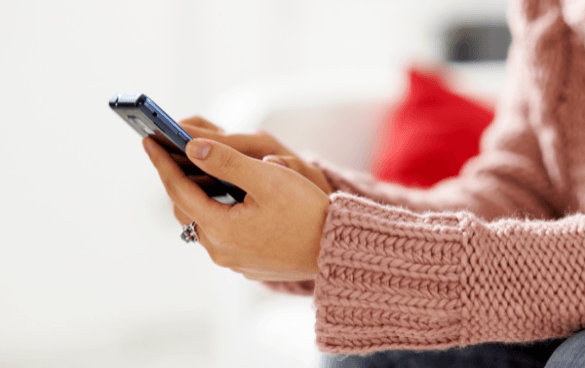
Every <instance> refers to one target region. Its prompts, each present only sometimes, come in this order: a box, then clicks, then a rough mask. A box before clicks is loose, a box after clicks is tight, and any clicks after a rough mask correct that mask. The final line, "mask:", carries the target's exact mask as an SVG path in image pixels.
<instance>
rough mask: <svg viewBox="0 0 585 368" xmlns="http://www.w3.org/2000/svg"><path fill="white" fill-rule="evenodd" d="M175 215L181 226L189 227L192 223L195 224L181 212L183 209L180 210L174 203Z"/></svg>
mask: <svg viewBox="0 0 585 368" xmlns="http://www.w3.org/2000/svg"><path fill="white" fill-rule="evenodd" d="M173 214H174V215H175V218H176V219H177V221H179V223H180V224H181V225H188V224H190V223H191V222H193V220H192V219H191V217H189V216H187V215H186V214H185V212H183V211H181V208H179V206H177V205H176V204H174V203H173Z"/></svg>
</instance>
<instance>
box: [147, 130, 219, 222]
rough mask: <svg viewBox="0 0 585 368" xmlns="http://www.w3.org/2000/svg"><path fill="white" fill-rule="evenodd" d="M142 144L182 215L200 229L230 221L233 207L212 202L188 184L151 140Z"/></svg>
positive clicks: (163, 151)
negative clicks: (210, 224)
mask: <svg viewBox="0 0 585 368" xmlns="http://www.w3.org/2000/svg"><path fill="white" fill-rule="evenodd" d="M143 144H144V149H145V150H146V152H147V153H148V156H149V157H150V160H151V161H152V163H153V165H154V166H155V167H156V169H157V171H158V174H159V176H160V178H161V180H162V183H163V185H164V187H165V189H166V191H167V193H168V195H169V197H171V200H172V201H173V203H175V204H176V205H177V206H179V207H180V209H181V211H183V212H184V213H185V214H187V216H188V217H190V218H192V219H193V220H194V221H196V222H197V223H199V224H201V225H204V224H208V223H218V222H220V223H221V221H222V220H223V221H227V216H226V214H227V211H228V210H229V208H231V206H230V205H225V204H221V203H219V202H217V201H215V200H213V199H211V198H209V197H208V196H207V194H205V192H204V191H203V190H202V189H201V188H199V186H197V184H195V183H193V182H192V181H191V180H189V178H188V177H187V176H186V175H185V174H184V173H183V171H182V170H181V168H180V167H179V166H178V165H177V164H176V163H175V162H174V161H173V160H172V159H171V157H170V155H169V153H168V152H167V151H166V150H165V149H164V148H162V147H161V146H160V145H158V144H157V143H156V142H155V141H153V140H152V139H151V138H148V137H147V138H144V140H143ZM212 219H214V220H215V221H212ZM218 219H220V220H218Z"/></svg>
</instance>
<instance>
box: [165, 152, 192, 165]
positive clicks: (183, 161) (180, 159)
mask: <svg viewBox="0 0 585 368" xmlns="http://www.w3.org/2000/svg"><path fill="white" fill-rule="evenodd" d="M170 156H171V158H172V159H173V161H175V162H176V163H177V165H179V166H195V165H193V163H192V162H191V160H189V159H188V158H187V156H185V155H184V154H180V153H171V154H170Z"/></svg>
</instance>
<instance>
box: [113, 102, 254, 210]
mask: <svg viewBox="0 0 585 368" xmlns="http://www.w3.org/2000/svg"><path fill="white" fill-rule="evenodd" d="M109 105H110V107H111V108H112V110H114V111H115V112H116V113H117V114H118V115H120V117H121V118H122V119H124V121H126V122H127V123H128V124H129V125H130V126H131V127H132V128H134V130H136V131H137V132H138V134H140V135H141V136H142V137H147V136H150V137H151V138H153V139H154V140H155V141H157V142H158V143H159V144H161V145H162V146H163V147H165V148H166V149H167V150H168V151H170V152H173V153H180V154H183V155H184V154H185V147H186V146H187V143H188V142H189V141H190V140H191V139H193V138H192V137H191V136H190V135H189V134H188V133H187V132H186V131H185V130H183V128H181V126H179V124H177V123H176V122H175V121H174V120H173V119H171V118H170V116H168V115H167V114H166V113H165V112H164V111H163V110H162V109H161V108H160V107H158V105H157V104H155V103H154V102H153V101H152V100H151V99H150V98H148V97H147V96H146V95H143V94H141V95H137V94H127V93H123V94H122V93H116V94H114V95H113V96H112V97H111V98H110V101H109ZM183 171H185V174H187V175H207V174H206V173H205V172H203V171H202V170H201V169H199V168H198V167H197V166H195V165H193V166H192V167H183ZM199 186H200V187H201V188H202V189H203V190H204V191H205V193H206V194H207V195H208V196H209V197H211V198H214V199H215V200H217V201H218V202H222V203H230V204H234V203H235V202H243V201H244V197H245V196H246V192H244V191H243V190H242V189H240V188H238V187H236V186H235V185H233V184H230V183H228V182H226V181H223V180H220V179H217V178H214V177H213V176H211V175H207V178H206V179H205V180H204V181H202V182H201V183H199Z"/></svg>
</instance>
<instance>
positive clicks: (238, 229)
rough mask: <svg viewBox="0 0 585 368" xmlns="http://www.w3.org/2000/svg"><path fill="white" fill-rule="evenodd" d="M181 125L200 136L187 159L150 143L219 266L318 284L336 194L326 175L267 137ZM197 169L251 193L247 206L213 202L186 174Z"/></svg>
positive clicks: (178, 203) (179, 207)
mask: <svg viewBox="0 0 585 368" xmlns="http://www.w3.org/2000/svg"><path fill="white" fill-rule="evenodd" d="M180 125H181V126H182V127H183V128H184V129H185V130H186V131H187V132H188V133H189V134H190V135H191V136H192V137H197V138H194V139H193V140H192V141H191V142H189V144H188V145H187V149H186V153H187V157H186V158H185V157H184V156H181V155H176V154H170V153H169V152H168V151H167V150H165V149H164V148H163V147H161V146H160V145H158V144H157V143H156V142H155V141H153V140H152V139H150V138H145V139H144V140H143V144H144V148H145V150H146V152H147V153H148V155H149V157H150V159H151V161H152V163H153V165H154V166H155V167H156V169H157V171H158V174H159V176H160V178H161V181H162V183H163V185H164V187H165V189H166V191H167V193H168V195H169V196H170V198H171V200H172V201H173V212H174V214H175V217H176V218H177V220H179V222H180V223H181V224H187V223H190V222H191V221H195V222H196V224H197V227H196V228H197V234H198V236H199V243H201V245H203V246H204V247H205V249H206V250H207V252H208V253H209V255H210V257H211V259H212V260H213V262H214V263H216V264H217V265H219V266H221V267H227V268H230V269H232V270H233V271H235V272H238V273H242V274H243V275H244V276H246V277H247V278H249V279H253V280H265V281H295V280H309V279H314V278H315V277H316V275H317V273H318V272H319V268H318V265H317V257H318V255H319V251H320V248H321V247H320V242H321V237H322V230H323V225H324V222H325V217H326V214H327V208H328V206H329V196H328V195H329V194H330V193H331V192H332V189H331V187H330V185H329V183H328V182H327V180H326V179H325V176H324V175H323V173H322V172H321V170H319V169H318V168H317V167H315V166H313V165H309V164H307V163H305V162H303V161H302V160H301V159H299V158H298V157H297V156H295V155H294V154H293V153H292V152H291V151H289V150H288V149H286V148H285V147H284V146H282V145H281V144H280V143H278V142H277V141H276V140H275V139H274V138H273V137H271V136H270V135H268V134H266V133H263V132H260V133H257V134H249V135H243V134H233V135H226V134H223V132H222V131H221V129H219V128H218V127H216V126H215V125H213V124H211V123H209V122H208V121H206V120H204V119H202V118H199V117H194V118H190V119H187V120H184V121H182V122H181V123H180ZM203 152H207V154H206V155H205V157H203V156H202V153H203ZM186 159H188V161H187V160H186ZM192 164H195V165H197V166H198V167H199V168H201V169H202V170H203V171H205V172H207V173H208V174H210V175H212V176H215V177H217V178H219V179H223V180H225V181H227V182H230V183H233V184H235V185H236V186H238V187H240V188H242V189H243V190H245V191H246V192H247V195H246V197H245V198H244V202H242V203H238V204H236V205H234V206H231V205H226V204H221V203H218V202H216V201H215V200H213V199H211V198H209V197H208V196H207V195H206V194H205V192H203V190H201V188H200V187H199V186H198V185H196V184H195V182H194V180H193V178H191V177H188V176H186V175H185V174H184V172H183V169H182V168H181V167H182V166H187V165H192Z"/></svg>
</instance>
